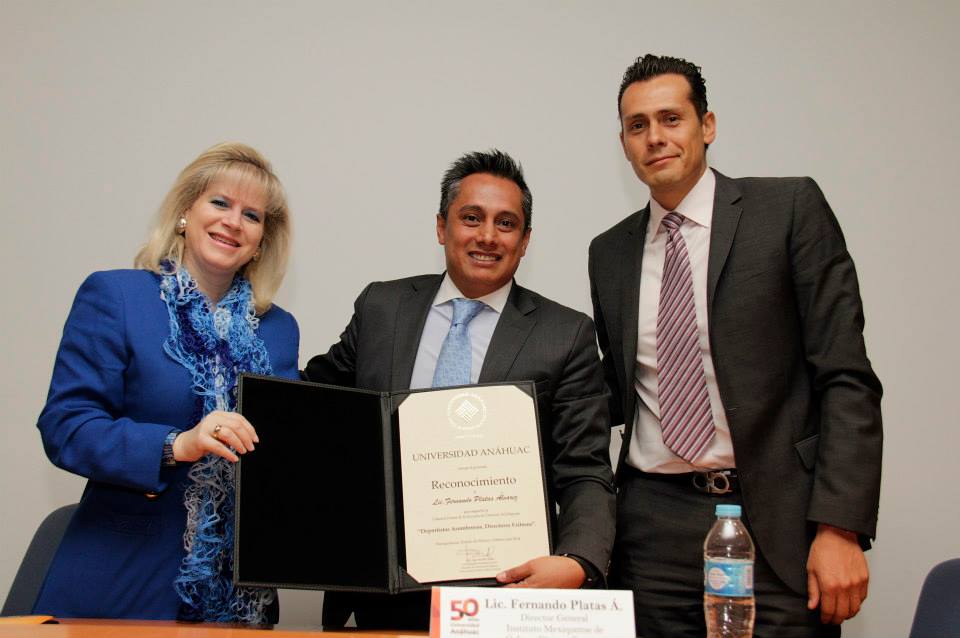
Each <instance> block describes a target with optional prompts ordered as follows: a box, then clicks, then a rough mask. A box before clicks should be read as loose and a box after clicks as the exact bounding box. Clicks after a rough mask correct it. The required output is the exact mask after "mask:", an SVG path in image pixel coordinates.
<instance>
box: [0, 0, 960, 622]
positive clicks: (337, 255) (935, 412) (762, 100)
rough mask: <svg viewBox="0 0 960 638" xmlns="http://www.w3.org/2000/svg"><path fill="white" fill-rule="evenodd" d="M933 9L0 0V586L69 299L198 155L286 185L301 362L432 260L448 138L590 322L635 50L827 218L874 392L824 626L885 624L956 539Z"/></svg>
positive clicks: (58, 484)
mask: <svg viewBox="0 0 960 638" xmlns="http://www.w3.org/2000/svg"><path fill="white" fill-rule="evenodd" d="M958 27H960V4H958V3H955V2H949V1H944V2H933V1H925V2H913V3H909V4H908V3H897V2H883V1H873V0H862V1H850V2H842V1H837V0H833V1H828V2H824V1H819V0H818V1H807V2H802V3H801V2H744V1H732V2H723V3H714V2H690V1H674V2H669V3H661V2H642V1H639V0H633V1H628V2H572V1H562V0H561V1H545V0H544V1H531V2H496V1H490V0H488V1H486V2H425V1H411V2H387V1H386V0H381V1H368V2H350V3H348V2H306V1H304V2H282V3H281V2H226V1H212V0H211V1H206V2H195V1H180V0H177V1H172V2H171V1H168V2H164V3H147V2H120V1H116V2H107V1H92V2H69V1H64V2H55V1H51V0H38V1H21V0H0V220H2V237H0V247H2V248H0V271H2V272H3V274H4V277H3V282H4V285H5V286H7V292H6V293H5V294H3V299H4V306H3V307H4V310H3V318H2V320H0V321H2V324H0V326H2V334H3V339H2V342H0V343H2V345H0V348H2V349H0V360H2V361H3V362H4V365H3V369H2V371H0V393H2V395H0V396H2V404H0V405H2V410H0V511H2V512H3V514H2V515H0V516H2V521H3V522H2V524H0V593H4V592H5V591H6V590H7V588H8V586H9V583H10V581H11V580H12V578H13V575H14V573H15V571H16V568H17V565H18V564H19V561H20V558H21V555H22V552H23V550H24V549H25V548H26V545H27V543H28V542H29V539H30V537H31V535H32V533H33V530H34V529H35V527H36V525H37V524H38V523H39V521H40V520H41V519H42V518H43V516H44V515H45V514H46V513H47V512H48V511H50V510H51V509H53V508H54V507H56V506H58V505H61V504H65V503H68V502H73V501H76V500H77V498H78V497H79V494H80V491H81V489H82V486H83V481H82V480H81V479H79V478H77V477H75V476H71V475H68V474H66V473H64V472H62V471H59V470H57V469H55V468H54V467H53V466H52V465H51V464H50V463H49V462H48V461H47V460H46V458H45V457H44V454H43V450H42V448H41V444H40V439H39V436H38V434H37V432H36V430H35V429H34V426H33V424H34V423H35V420H36V415H37V414H38V413H39V411H40V408H41V406H42V405H43V401H44V398H45V394H46V389H47V384H48V382H49V375H50V369H51V364H52V361H53V357H54V353H55V351H56V348H57V344H58V341H59V338H60V331H61V328H62V325H63V321H64V319H65V317H66V313H67V310H68V309H69V306H70V303H71V300H72V298H73V294H74V292H75V290H76V288H77V286H78V284H79V283H80V282H81V281H82V279H83V278H84V277H85V276H86V275H87V274H88V273H89V272H90V271H93V270H97V269H105V268H117V267H126V266H129V265H130V264H131V262H132V258H133V255H134V254H135V252H136V250H137V248H138V246H139V245H140V243H141V242H142V240H143V239H144V237H145V232H146V229H147V226H148V224H149V220H150V218H151V215H152V214H153V212H154V210H155V209H156V206H157V205H158V204H159V202H160V200H161V198H162V197H163V195H164V193H165V192H166V190H167V189H168V187H169V186H170V184H171V183H172V181H173V179H174V177H175V175H176V173H177V172H178V171H179V170H180V169H181V168H182V167H183V166H184V165H185V164H186V163H187V162H188V161H190V160H191V159H193V157H195V156H196V155H197V154H198V153H199V152H200V151H201V150H203V149H204V148H206V147H208V146H210V145H212V144H214V143H216V142H219V141H222V140H242V141H246V142H248V143H250V144H252V145H254V146H256V147H258V148H259V149H260V150H262V151H263V152H264V153H265V154H266V155H267V156H268V157H269V158H270V159H271V160H272V161H273V162H274V165H275V168H276V169H277V171H278V173H279V175H280V176H281V178H282V179H283V181H284V183H285V184H286V186H287V188H288V191H289V195H290V200H291V203H292V207H293V211H294V216H295V223H296V242H295V252H294V257H293V262H292V266H291V269H290V273H289V275H288V277H287V281H286V284H285V286H284V288H283V291H282V294H281V295H280V298H279V302H280V303H281V304H282V305H283V306H285V307H286V308H287V309H289V310H291V311H293V312H294V313H295V314H296V316H297V318H298V319H299V321H300V326H301V330H302V333H303V341H302V350H301V362H302V363H303V362H305V361H306V360H307V358H308V357H309V356H310V355H311V354H314V353H316V352H318V351H321V350H325V349H326V347H327V346H328V345H329V344H330V343H331V342H332V341H333V340H334V339H335V338H336V337H337V336H338V335H339V333H340V330H341V329H342V327H343V326H344V325H345V324H346V322H347V320H348V318H349V314H350V311H351V307H352V306H351V304H352V302H353V299H354V297H355V295H356V294H357V293H358V292H359V291H360V289H361V288H362V286H363V285H365V284H366V283H367V282H369V281H370V280H373V279H388V278H394V277H399V276H403V275H409V274H415V273H420V272H425V271H438V270H439V269H440V268H441V267H442V263H443V262H442V253H441V250H440V248H439V247H438V246H437V245H436V241H435V238H434V233H433V225H434V219H433V215H434V212H435V209H436V205H437V201H438V199H439V179H440V175H441V174H442V172H443V170H444V169H445V167H446V165H447V163H448V162H449V161H451V160H452V159H454V158H455V157H456V156H458V155H459V154H461V153H462V152H465V151H468V150H477V149H486V148H490V147H494V146H496V147H500V148H502V149H504V150H507V151H508V152H510V153H512V154H513V155H514V156H515V157H517V158H518V159H520V160H521V161H522V162H523V164H524V167H525V169H526V171H527V177H528V182H529V184H530V186H531V188H532V190H533V193H534V201H535V205H534V232H533V240H532V243H531V250H530V251H528V253H527V257H526V259H525V260H524V262H523V265H522V267H521V269H520V273H519V278H520V280H521V281H522V282H523V283H524V284H525V285H527V286H529V287H531V288H534V289H536V290H538V291H539V292H541V293H543V294H545V295H547V296H549V297H553V298H555V299H557V300H559V301H561V302H563V303H565V304H568V305H571V306H574V307H576V308H579V309H581V310H584V311H587V312H589V310H590V307H589V296H588V286H587V275H586V249H587V244H588V242H589V240H590V238H591V237H593V236H594V235H596V234H598V233H599V232H601V231H602V230H604V229H606V228H608V227H609V226H611V225H612V224H614V223H615V222H616V221H618V220H619V219H621V218H622V217H624V216H626V215H627V214H629V213H631V212H632V211H634V210H635V209H637V208H639V207H641V206H642V205H643V204H644V203H645V202H646V197H647V195H646V190H645V189H644V188H643V187H642V185H640V184H639V182H638V181H637V180H636V179H635V177H634V176H633V174H632V172H631V170H630V168H629V166H628V165H627V163H626V162H625V160H624V159H623V157H622V154H621V151H620V148H619V145H618V141H617V130H618V129H617V119H616V92H617V88H618V85H619V81H620V77H621V74H622V73H623V70H624V69H625V68H626V66H627V65H628V64H629V63H630V62H631V61H632V59H633V58H635V57H636V56H637V55H639V54H642V53H645V52H648V51H651V52H657V53H666V54H672V55H679V56H682V57H686V58H688V59H691V60H694V61H696V62H697V63H699V64H700V65H702V67H703V70H704V74H705V76H706V78H707V85H708V92H709V98H710V106H711V108H712V110H714V111H715V112H716V113H717V118H718V127H719V136H718V139H717V141H716V143H715V144H714V145H713V146H712V147H711V149H710V159H711V162H712V164H713V165H714V166H716V167H717V168H719V169H720V170H721V171H723V172H725V173H727V174H729V175H733V176H741V175H748V174H749V175H805V174H809V175H813V176H814V177H815V178H817V180H818V181H819V183H820V185H821V187H822V188H823V190H824V191H825V192H826V194H827V197H828V198H829V200H830V201H831V203H832V204H833V206H834V209H835V210H836V212H837V215H838V217H839V219H840V222H841V224H842V225H843V227H844V230H845V232H846V235H847V239H848V243H849V246H850V249H851V252H852V253H853V255H854V258H855V260H856V263H857V265H858V270H859V273H860V282H861V286H862V293H863V297H864V303H865V312H866V317H867V335H866V336H867V344H868V349H869V354H870V356H871V359H872V361H873V363H874V366H875V368H876V371H877V373H878V374H879V376H880V377H881V379H882V381H883V383H884V385H885V388H886V396H885V398H884V404H883V411H884V417H885V421H886V446H885V447H886V455H885V459H884V482H883V491H882V497H881V508H880V529H879V538H878V541H877V543H876V546H875V549H874V550H873V551H871V552H870V553H869V559H870V564H871V568H872V572H873V579H872V582H871V594H870V599H869V600H868V602H867V604H866V607H865V608H864V611H863V612H862V613H861V614H860V616H859V617H858V618H856V619H855V620H854V621H852V622H850V623H848V625H847V630H846V632H845V635H847V636H851V637H857V636H871V637H873V636H898V635H900V636H902V635H906V633H907V631H908V628H909V625H910V622H911V618H912V614H913V608H914V605H915V601H916V596H917V593H918V591H919V587H920V583H921V581H922V578H923V576H924V574H925V573H926V572H927V570H928V569H929V568H930V566H931V565H933V564H934V563H936V562H938V561H940V560H943V559H946V558H948V557H954V556H960V535H958V530H960V503H958V497H957V496H956V493H957V489H956V485H957V483H956V472H955V470H954V468H955V466H956V462H955V460H956V457H957V452H956V450H957V449H958V448H960V428H958V423H957V417H956V412H957V410H956V408H955V404H954V401H953V397H955V396H956V394H957V391H956V383H955V381H954V380H955V378H956V376H957V375H956V368H955V364H956V362H957V360H958V359H960V349H958V346H957V342H958V340H957V336H956V334H955V333H956V321H957V315H958V310H960V306H958V302H957V293H958V287H957V284H956V282H955V279H956V275H957V267H956V262H955V259H954V256H955V254H956V250H955V246H954V242H955V241H956V239H957V237H960V222H958V219H960V216H958V214H957V206H958V204H957V201H956V199H957V198H956V194H955V193H951V192H950V191H951V187H952V186H953V185H955V184H956V181H957V176H958V168H960V167H958V163H957V161H956V159H955V158H956V152H957V148H958V145H960V126H958V124H957V115H956V113H957V105H958V103H960V83H958V82H957V63H958V61H960V59H958V58H960V55H958V45H957V42H956V37H957V36H956V33H957V30H958ZM954 190H955V189H954ZM951 282H954V283H951ZM771 480H776V477H772V478H771ZM283 600H284V609H283V611H284V619H285V621H286V622H288V623H294V624H301V625H303V624H312V623H313V624H315V623H319V604H318V603H319V600H320V598H319V594H317V593H313V592H285V593H284V594H283Z"/></svg>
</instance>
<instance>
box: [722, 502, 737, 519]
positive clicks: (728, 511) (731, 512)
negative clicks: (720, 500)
mask: <svg viewBox="0 0 960 638" xmlns="http://www.w3.org/2000/svg"><path fill="white" fill-rule="evenodd" d="M721 516H729V517H732V518H740V506H739V505H717V518H720V517H721Z"/></svg>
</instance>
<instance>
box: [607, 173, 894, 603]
mask: <svg viewBox="0 0 960 638" xmlns="http://www.w3.org/2000/svg"><path fill="white" fill-rule="evenodd" d="M649 214H650V210H649V206H648V207H647V208H645V209H643V210H641V211H639V212H637V213H635V214H633V215H631V216H630V217H627V218H626V219H624V220H623V221H621V222H620V223H619V224H617V225H616V226H614V227H613V228H611V229H610V230H608V231H606V232H605V233H603V234H602V235H600V236H598V237H597V238H595V239H594V240H593V242H592V243H591V245H590V287H591V294H592V297H593V307H594V320H595V321H596V324H597V331H598V337H599V340H600V348H601V351H602V354H603V363H604V369H605V375H606V380H607V384H608V386H609V388H610V390H611V391H612V400H611V411H612V412H613V413H614V417H613V418H614V421H613V422H614V423H620V422H625V423H626V430H625V433H624V437H625V442H626V441H629V440H630V436H631V432H632V428H633V419H634V412H635V409H636V400H637V393H636V391H635V389H634V372H635V367H636V351H637V325H638V312H639V277H640V267H641V262H642V259H643V245H644V237H645V235H646V228H647V222H648V220H649ZM707 308H708V310H707V313H708V321H709V329H710V346H711V349H712V354H713V362H714V366H715V368H716V371H717V383H718V386H719V389H720V396H721V398H722V400H723V405H724V408H725V409H726V413H727V418H728V421H729V424H730V435H731V438H732V441H733V448H734V454H735V456H736V463H737V471H738V474H739V476H740V479H741V486H742V496H743V505H744V508H745V511H746V515H747V518H748V520H749V521H750V522H751V525H752V528H753V532H754V541H755V542H756V543H757V545H758V547H759V548H760V549H761V550H762V551H763V554H764V556H765V557H766V559H767V561H768V562H769V563H770V565H771V566H772V567H773V569H774V570H775V571H776V573H777V574H778V575H779V576H780V578H781V579H783V581H784V582H785V583H786V584H787V585H789V586H790V587H791V588H792V589H794V590H796V591H797V592H799V593H803V592H805V591H806V558H807V552H808V548H809V544H810V541H811V540H812V537H813V533H814V532H815V528H816V525H815V524H816V523H819V522H822V523H827V524H830V525H835V526H837V527H841V528H844V529H848V530H852V531H855V532H858V533H859V534H860V535H861V537H862V539H863V542H864V543H866V542H867V541H866V539H867V538H868V537H870V538H872V537H874V536H875V535H876V522H877V506H878V502H879V495H880V458H881V447H882V438H883V437H882V430H881V420H880V395H881V392H882V389H881V386H880V382H879V380H878V379H877V377H876V376H875V375H874V373H873V370H872V369H871V367H870V362H869V361H868V360H867V356H866V350H865V347H864V341H863V334H862V332H863V311H862V305H861V301H860V293H859V288H858V285H857V276H856V271H855V269H854V265H853V261H852V260H851V258H850V255H849V254H848V252H847V249H846V246H845V244H844V240H843V235H842V233H841V232H840V227H839V225H838V223H837V220H836V218H835V217H834V215H833V212H832V211H831V210H830V206H829V205H828V204H827V202H826V200H825V199H824V197H823V193H822V192H821V191H820V189H819V188H818V187H817V185H816V183H815V182H814V181H813V180H812V179H810V178H744V179H730V178H728V177H725V176H723V175H721V174H719V173H717V187H716V196H715V199H714V210H713V221H712V225H711V230H710V253H709V258H708V267H707ZM627 447H628V446H627V445H626V444H625V445H624V446H623V448H622V450H621V456H620V460H621V462H622V461H623V457H624V454H625V453H626V449H627ZM706 531H707V530H704V534H706Z"/></svg>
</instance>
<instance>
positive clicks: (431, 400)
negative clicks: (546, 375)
mask: <svg viewBox="0 0 960 638" xmlns="http://www.w3.org/2000/svg"><path fill="white" fill-rule="evenodd" d="M398 421H399V428H398V430H399V431H398V438H399V444H400V472H401V486H402V493H403V533H404V541H405V544H404V546H405V550H406V570H407V573H408V574H409V575H410V576H412V577H413V578H414V579H415V580H417V581H419V582H421V583H432V582H441V581H456V580H475V579H486V578H493V577H494V576H496V575H497V574H498V573H499V572H501V571H503V570H504V569H508V568H510V567H515V566H517V565H519V564H521V563H523V562H525V561H528V560H530V559H531V558H535V557H537V556H543V555H547V554H549V553H550V540H549V539H550V536H549V526H548V518H549V517H548V509H547V495H546V489H545V486H544V472H543V459H542V456H541V453H540V438H539V429H538V427H537V417H536V408H535V406H534V400H533V397H531V396H530V395H529V394H527V393H525V392H523V391H522V390H521V389H520V388H519V387H516V386H513V385H490V386H473V387H461V388H453V389H444V390H433V391H430V392H419V393H411V394H410V395H408V396H407V397H406V399H405V400H404V401H403V403H401V404H400V406H399V419H398Z"/></svg>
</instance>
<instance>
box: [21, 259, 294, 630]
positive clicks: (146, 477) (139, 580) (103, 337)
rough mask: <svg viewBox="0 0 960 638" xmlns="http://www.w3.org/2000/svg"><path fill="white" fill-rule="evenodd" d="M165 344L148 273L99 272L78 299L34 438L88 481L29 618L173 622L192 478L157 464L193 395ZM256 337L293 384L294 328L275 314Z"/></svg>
mask: <svg viewBox="0 0 960 638" xmlns="http://www.w3.org/2000/svg"><path fill="white" fill-rule="evenodd" d="M169 334H170V326H169V319H168V315H167V308H166V305H165V304H164V302H163V300H162V299H161V298H160V288H159V277H158V276H157V275H155V274H154V273H151V272H147V271H144V270H115V271H108V272H98V273H94V274H92V275H90V277H88V278H87V280H86V281H85V282H84V283H83V285H82V286H81V287H80V290H79V291H78V292H77V297H76V299H75V300H74V303H73V308H72V309H71V311H70V315H69V317H68V318H67V323H66V325H65V326H64V329H63V339H62V341H61V343H60V350H59V352H58V353H57V359H56V363H55V364H54V368H53V378H52V379H51V381H50V392H49V394H48V396H47V403H46V405H45V406H44V408H43V412H42V413H41V414H40V419H39V421H38V423H37V427H39V428H40V433H41V436H42V437H43V445H44V449H45V450H46V452H47V456H49V457H50V460H51V461H53V463H54V464H55V465H57V466H58V467H61V468H63V469H65V470H68V471H70V472H74V473H76V474H79V475H81V476H85V477H87V478H88V479H90V480H89V482H88V483H87V485H86V488H85V489H84V492H83V496H82V498H81V500H80V505H79V507H78V509H77V512H76V514H75V516H74V518H73V520H72V521H71V522H70V525H69V527H68V529H67V532H66V535H65V536H64V538H63V541H62V543H61V545H60V548H59V550H58V551H57V554H56V556H55V557H54V560H53V563H52V564H51V566H50V570H49V572H48V573H47V578H46V581H45V583H44V585H43V588H42V589H41V592H40V595H39V597H38V599H37V603H36V606H35V608H34V611H35V612H36V613H43V614H53V615H57V616H63V617H108V618H153V619H169V618H174V617H176V613H177V608H178V606H179V599H178V597H177V595H176V592H175V591H174V589H173V581H174V579H175V578H176V576H177V573H178V570H179V566H180V561H181V559H182V558H183V556H184V548H183V531H184V527H185V522H186V510H185V508H184V506H183V491H184V483H185V479H186V476H187V471H188V470H189V467H190V466H189V464H186V463H181V464H179V465H177V466H176V467H161V461H162V453H163V442H164V439H165V438H166V436H167V434H168V433H169V432H170V431H171V430H174V429H179V430H185V429H188V428H190V427H193V425H195V424H194V423H190V422H189V420H190V416H191V414H192V413H193V410H194V405H195V395H194V394H193V392H192V391H191V389H190V377H189V374H188V373H187V370H186V369H185V368H183V366H181V365H180V364H179V363H176V362H175V361H174V360H173V359H171V358H170V357H169V356H168V355H167V354H166V353H165V352H164V351H163V342H164V341H165V340H166V339H167V337H168V336H169ZM259 334H260V336H261V338H262V339H263V340H264V343H265V344H266V347H267V351H268V352H269V354H270V361H271V364H272V366H273V372H274V374H276V375H278V376H284V377H289V378H296V377H297V376H298V373H297V352H298V348H299V340H300V334H299V329H298V327H297V323H296V321H295V320H294V318H293V316H292V315H290V314H289V313H288V312H286V311H284V310H282V309H281V308H279V307H277V306H273V307H272V308H271V309H270V310H269V311H268V312H267V313H265V314H264V315H263V316H262V317H261V318H260V328H259ZM148 494H149V496H148ZM153 494H156V496H153Z"/></svg>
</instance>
